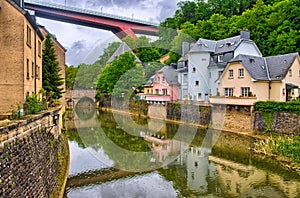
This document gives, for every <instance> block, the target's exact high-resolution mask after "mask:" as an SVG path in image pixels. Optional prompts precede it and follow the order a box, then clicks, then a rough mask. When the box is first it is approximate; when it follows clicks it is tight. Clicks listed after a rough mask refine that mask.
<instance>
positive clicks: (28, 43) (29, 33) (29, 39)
mask: <svg viewBox="0 0 300 198" xmlns="http://www.w3.org/2000/svg"><path fill="white" fill-rule="evenodd" d="M26 43H27V45H28V46H29V47H31V29H30V27H29V26H28V25H27V41H26Z"/></svg>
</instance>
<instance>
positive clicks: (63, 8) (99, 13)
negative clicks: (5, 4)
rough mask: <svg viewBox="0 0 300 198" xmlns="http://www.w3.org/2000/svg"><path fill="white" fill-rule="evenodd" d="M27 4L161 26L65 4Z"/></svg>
mask: <svg viewBox="0 0 300 198" xmlns="http://www.w3.org/2000/svg"><path fill="white" fill-rule="evenodd" d="M25 3H30V4H34V5H39V6H45V7H49V8H55V9H60V10H66V11H72V12H78V13H82V14H91V15H95V16H101V17H106V18H112V19H118V20H123V21H128V22H134V23H140V24H143V25H150V26H158V25H159V24H158V23H155V22H150V21H145V20H140V19H134V18H130V17H124V16H118V15H114V14H109V13H105V12H102V11H101V12H98V11H93V10H86V9H82V8H76V7H72V6H67V5H64V4H54V3H46V2H43V1H36V0H25Z"/></svg>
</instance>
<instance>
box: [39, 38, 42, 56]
mask: <svg viewBox="0 0 300 198" xmlns="http://www.w3.org/2000/svg"><path fill="white" fill-rule="evenodd" d="M38 56H39V57H41V56H42V43H41V41H38Z"/></svg>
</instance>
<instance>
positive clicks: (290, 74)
mask: <svg viewBox="0 0 300 198" xmlns="http://www.w3.org/2000/svg"><path fill="white" fill-rule="evenodd" d="M289 77H292V70H291V69H289Z"/></svg>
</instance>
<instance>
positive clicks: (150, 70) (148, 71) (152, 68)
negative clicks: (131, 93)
mask: <svg viewBox="0 0 300 198" xmlns="http://www.w3.org/2000/svg"><path fill="white" fill-rule="evenodd" d="M164 66H165V65H164V64H161V63H155V62H152V63H149V64H148V65H147V66H146V67H145V79H146V81H147V80H149V78H150V77H151V76H153V75H154V74H155V73H156V72H157V71H158V70H160V69H161V68H163V67H164Z"/></svg>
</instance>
